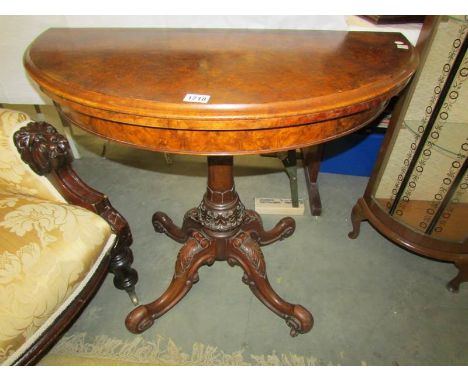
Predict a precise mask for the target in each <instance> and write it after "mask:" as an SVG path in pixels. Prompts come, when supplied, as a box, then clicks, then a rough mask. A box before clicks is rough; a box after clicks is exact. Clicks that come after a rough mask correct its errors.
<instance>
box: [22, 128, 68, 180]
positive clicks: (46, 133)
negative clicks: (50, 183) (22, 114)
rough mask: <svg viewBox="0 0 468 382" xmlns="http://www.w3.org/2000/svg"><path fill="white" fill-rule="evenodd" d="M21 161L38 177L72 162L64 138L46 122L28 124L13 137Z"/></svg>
mask: <svg viewBox="0 0 468 382" xmlns="http://www.w3.org/2000/svg"><path fill="white" fill-rule="evenodd" d="M13 139H14V142H15V146H16V148H17V149H18V151H19V153H20V154H21V159H22V160H23V161H24V162H26V163H27V164H28V165H29V166H30V167H31V169H32V170H33V171H34V172H36V173H37V174H39V175H45V174H48V173H50V172H51V171H52V170H56V169H58V168H60V167H61V166H63V165H66V164H68V163H70V162H71V161H72V157H71V154H70V146H69V144H68V141H67V140H66V138H65V137H64V136H63V135H61V134H59V133H58V131H57V130H56V129H55V128H54V127H53V126H51V125H49V124H48V123H46V122H30V123H28V124H27V125H26V126H24V127H22V128H21V129H19V130H18V131H17V132H16V133H15V134H14V136H13Z"/></svg>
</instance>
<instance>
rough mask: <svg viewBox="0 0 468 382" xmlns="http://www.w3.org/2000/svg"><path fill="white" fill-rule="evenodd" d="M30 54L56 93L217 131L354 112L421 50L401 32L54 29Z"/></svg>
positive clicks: (154, 122) (393, 84)
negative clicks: (411, 43)
mask: <svg viewBox="0 0 468 382" xmlns="http://www.w3.org/2000/svg"><path fill="white" fill-rule="evenodd" d="M24 62H25V66H26V69H27V71H28V72H29V74H30V75H31V76H32V78H33V79H34V80H35V81H36V82H38V83H39V85H40V86H41V88H42V89H43V90H44V91H45V92H46V93H47V94H48V95H50V96H52V97H57V99H59V100H67V101H69V102H72V103H76V104H77V105H80V107H81V108H82V110H84V108H86V107H89V108H92V110H95V109H98V110H105V111H111V112H117V113H122V115H123V116H120V117H119V118H120V121H121V122H126V121H125V115H128V116H129V120H128V121H127V122H131V119H132V118H133V120H134V117H135V116H140V117H149V118H147V121H148V122H147V123H148V125H150V126H157V127H170V128H176V129H177V128H183V129H207V130H209V129H216V130H219V129H237V128H241V129H262V128H271V127H278V126H287V125H297V124H305V123H312V122H315V121H319V120H322V119H326V118H336V117H337V116H341V115H345V114H350V113H354V112H356V111H359V110H362V107H364V106H362V105H364V104H365V103H366V102H369V101H372V100H376V99H379V98H382V99H387V98H389V97H390V96H392V95H394V94H395V93H397V92H398V91H399V90H401V87H402V86H403V85H404V84H405V83H406V82H407V80H408V79H409V77H410V76H411V74H412V73H413V72H414V70H415V67H416V65H417V57H416V54H415V52H414V49H413V48H412V46H411V45H410V43H409V42H408V41H407V40H406V39H405V38H404V37H403V36H402V35H401V34H399V33H378V32H344V31H292V30H236V29H145V28H141V29H115V28H110V29H109V28H90V29H88V28H86V29H79V28H71V29H55V28H54V29H49V30H47V31H46V32H44V33H43V34H42V35H40V36H39V37H38V38H37V39H36V40H35V41H34V42H33V43H32V44H31V46H30V47H29V49H28V51H27V52H26V53H25V57H24ZM359 105H361V106H362V107H361V109H359V108H360V106H359ZM165 121H167V124H166V122H165ZM178 121H179V122H178ZM192 121H193V123H192ZM223 121H224V122H227V123H222V122H223ZM229 121H230V122H229ZM145 123H146V122H145Z"/></svg>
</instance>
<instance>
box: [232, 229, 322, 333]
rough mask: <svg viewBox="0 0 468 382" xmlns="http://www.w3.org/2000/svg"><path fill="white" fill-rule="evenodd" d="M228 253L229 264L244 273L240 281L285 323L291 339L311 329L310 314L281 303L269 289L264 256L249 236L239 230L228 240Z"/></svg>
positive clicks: (299, 307) (297, 306) (304, 310)
mask: <svg viewBox="0 0 468 382" xmlns="http://www.w3.org/2000/svg"><path fill="white" fill-rule="evenodd" d="M228 251H229V254H228V257H227V261H228V263H229V265H231V266H234V265H239V266H240V267H241V268H242V269H243V270H244V277H243V278H242V281H243V282H244V283H245V284H247V285H248V286H249V287H250V289H251V291H252V292H253V293H254V294H255V296H257V298H258V299H259V300H260V301H261V302H262V303H264V304H265V305H266V306H267V307H268V308H269V309H270V310H271V311H273V312H274V313H276V314H277V315H278V316H280V317H281V318H283V319H284V320H286V324H287V325H288V326H289V327H290V328H291V331H290V334H291V336H292V337H295V336H297V335H298V334H299V333H307V332H308V331H309V330H310V329H312V326H313V323H314V320H313V318H312V314H311V313H310V312H309V311H308V310H307V309H305V308H304V307H302V306H301V305H293V304H290V303H288V302H286V301H284V300H283V299H282V298H281V297H280V296H278V294H276V292H275V291H274V290H273V288H272V287H271V285H270V283H269V282H268V278H267V275H266V265H265V259H264V257H263V253H262V251H261V249H260V246H259V245H258V243H257V242H256V241H255V240H254V239H253V238H252V237H251V236H250V234H248V233H247V232H244V231H242V230H241V231H239V232H238V233H237V235H236V236H234V237H233V238H231V239H230V240H229V245H228Z"/></svg>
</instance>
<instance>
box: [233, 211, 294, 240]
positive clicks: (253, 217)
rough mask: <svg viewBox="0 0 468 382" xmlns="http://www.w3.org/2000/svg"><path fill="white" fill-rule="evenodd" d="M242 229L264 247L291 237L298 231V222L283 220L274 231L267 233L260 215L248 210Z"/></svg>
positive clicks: (290, 219) (286, 218)
mask: <svg viewBox="0 0 468 382" xmlns="http://www.w3.org/2000/svg"><path fill="white" fill-rule="evenodd" d="M241 229H242V230H243V231H246V232H249V233H250V235H251V236H252V237H253V238H254V239H255V240H256V241H257V242H258V244H260V245H262V246H263V245H268V244H272V243H274V242H275V241H278V240H283V239H286V238H287V237H289V236H291V235H292V234H293V233H294V231H295V229H296V222H295V221H294V219H293V218H290V217H285V218H282V219H281V220H280V221H279V222H278V223H277V224H276V225H275V226H274V227H273V229H271V230H269V231H265V230H264V228H263V222H262V218H261V217H260V215H259V214H258V213H257V212H255V211H252V210H246V218H245V219H244V223H243V224H242V226H241Z"/></svg>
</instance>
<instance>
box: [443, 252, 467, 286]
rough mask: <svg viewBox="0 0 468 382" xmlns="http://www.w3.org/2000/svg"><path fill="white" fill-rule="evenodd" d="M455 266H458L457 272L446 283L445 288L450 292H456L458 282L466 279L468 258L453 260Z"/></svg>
mask: <svg viewBox="0 0 468 382" xmlns="http://www.w3.org/2000/svg"><path fill="white" fill-rule="evenodd" d="M455 266H456V267H457V268H458V274H457V275H456V276H455V278H453V279H452V280H450V281H449V283H448V284H447V289H448V290H449V291H450V292H452V293H458V292H459V290H460V284H461V283H463V282H466V281H468V259H460V260H457V261H455Z"/></svg>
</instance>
